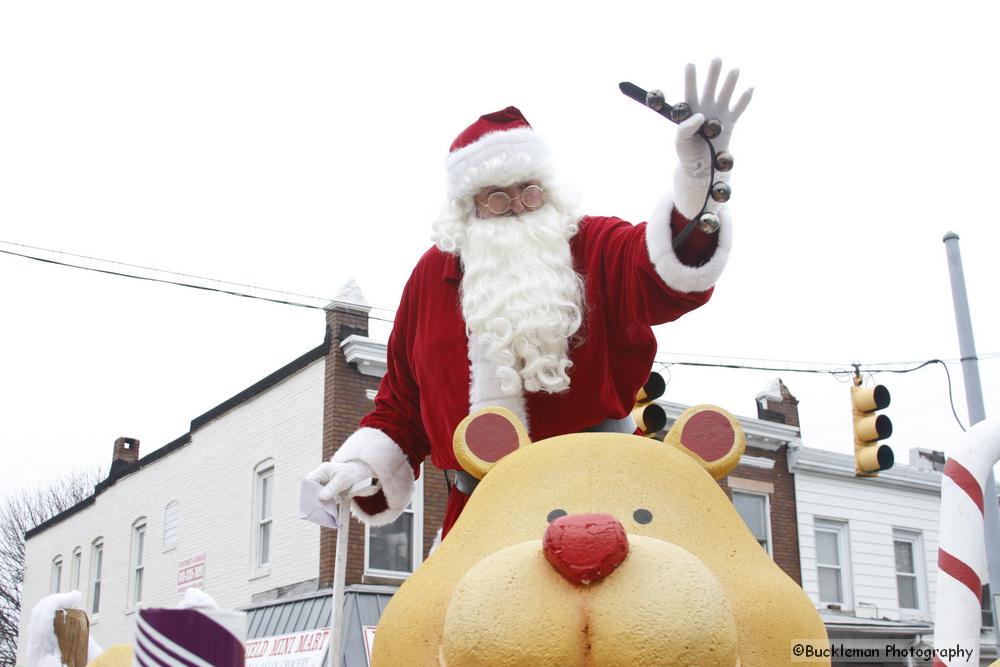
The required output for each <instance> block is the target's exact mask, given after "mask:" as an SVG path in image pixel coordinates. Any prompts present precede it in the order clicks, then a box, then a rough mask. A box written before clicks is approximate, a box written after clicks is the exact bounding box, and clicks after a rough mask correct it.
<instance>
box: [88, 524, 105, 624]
mask: <svg viewBox="0 0 1000 667" xmlns="http://www.w3.org/2000/svg"><path fill="white" fill-rule="evenodd" d="M103 566H104V541H103V540H102V539H101V538H97V539H96V540H94V543H93V545H92V546H91V547H90V615H91V616H95V615H96V614H97V613H98V612H99V611H100V610H101V568H102V567H103Z"/></svg>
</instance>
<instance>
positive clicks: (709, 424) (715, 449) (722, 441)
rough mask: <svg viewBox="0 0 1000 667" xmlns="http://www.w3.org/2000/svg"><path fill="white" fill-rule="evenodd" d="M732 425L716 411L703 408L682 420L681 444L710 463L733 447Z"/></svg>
mask: <svg viewBox="0 0 1000 667" xmlns="http://www.w3.org/2000/svg"><path fill="white" fill-rule="evenodd" d="M734 437H735V434H734V433H733V425H732V424H730V423H729V420H728V419H726V418H725V417H723V416H722V415H720V414H719V413H718V412H712V411H711V410H705V411H703V412H699V413H698V414H696V415H694V416H692V417H691V418H690V419H688V420H687V421H686V422H684V430H683V431H681V444H682V445H684V446H685V447H687V448H688V449H690V450H691V451H692V452H694V453H695V454H697V455H698V456H700V457H701V458H702V459H704V460H705V461H707V462H708V463H711V462H712V461H718V460H719V459H721V458H722V457H723V456H725V455H726V454H728V453H729V450H730V449H732V448H733V439H734Z"/></svg>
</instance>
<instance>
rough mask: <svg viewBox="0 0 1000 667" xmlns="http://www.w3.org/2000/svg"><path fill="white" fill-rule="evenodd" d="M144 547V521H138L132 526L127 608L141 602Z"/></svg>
mask: <svg viewBox="0 0 1000 667" xmlns="http://www.w3.org/2000/svg"><path fill="white" fill-rule="evenodd" d="M145 546H146V520H145V519H139V520H138V521H136V522H135V524H134V525H133V526H132V566H131V568H130V574H131V576H130V581H129V606H130V607H135V606H138V604H139V603H140V602H141V601H142V577H143V574H144V572H145V566H144V565H143V563H144V560H143V558H144V551H145Z"/></svg>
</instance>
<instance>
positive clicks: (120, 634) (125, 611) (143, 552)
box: [19, 344, 328, 664]
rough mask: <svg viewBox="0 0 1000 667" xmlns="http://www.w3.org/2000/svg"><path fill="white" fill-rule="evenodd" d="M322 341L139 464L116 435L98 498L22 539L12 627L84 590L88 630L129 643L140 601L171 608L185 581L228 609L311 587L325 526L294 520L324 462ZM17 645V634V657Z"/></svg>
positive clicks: (133, 445)
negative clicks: (312, 473) (311, 475)
mask: <svg viewBox="0 0 1000 667" xmlns="http://www.w3.org/2000/svg"><path fill="white" fill-rule="evenodd" d="M327 347H328V345H326V344H325V345H324V346H320V347H318V348H316V349H315V350H312V351H311V352H309V353H307V354H305V355H303V356H302V357H300V358H299V359H297V360H296V361H293V362H292V363H291V364H289V365H288V366H286V367H285V368H283V369H281V370H279V371H277V372H275V373H274V374H272V375H271V376H269V377H268V378H265V379H264V380H262V381H261V382H259V383H257V384H256V385H254V386H253V387H250V388H249V389H247V390H246V391H244V392H242V393H241V394H239V395H237V396H234V397H233V398H232V399H230V400H228V401H226V402H225V403H223V404H221V405H219V406H218V407H216V408H215V409H213V410H211V411H210V412H208V413H206V414H205V415H202V416H201V417H198V418H197V419H195V420H194V421H193V422H192V425H191V429H190V432H189V433H188V434H186V435H185V436H183V437H181V438H179V439H178V440H176V441H174V442H173V443H170V444H169V445H166V446H164V447H162V448H160V449H158V450H156V451H155V452H153V453H152V454H150V455H147V456H146V457H144V458H142V459H138V452H137V451H136V450H137V449H138V443H137V442H136V441H130V440H129V439H119V441H118V442H116V456H117V457H118V458H119V459H121V461H120V462H119V463H116V464H115V465H114V466H113V468H112V473H111V475H110V476H109V478H108V479H107V480H106V481H105V482H102V483H101V484H99V485H98V487H97V489H96V491H95V494H94V495H93V496H92V497H91V498H88V499H87V500H85V501H83V502H82V503H80V504H79V505H77V506H76V507H74V508H72V509H70V510H68V511H66V512H64V513H62V514H60V515H59V516H57V517H55V518H54V519H53V520H51V521H49V522H46V523H45V524H42V525H41V526H39V527H37V528H35V529H34V530H32V531H30V532H29V533H28V535H27V540H26V553H25V562H26V570H25V576H24V589H23V595H22V607H21V608H22V621H21V627H22V628H25V627H26V626H27V615H28V614H30V612H31V609H32V608H33V607H34V605H35V604H36V603H37V602H38V601H39V600H40V599H41V598H43V597H45V596H46V595H49V594H50V593H53V592H56V591H61V592H66V591H69V590H74V589H77V590H80V591H81V592H82V593H83V598H84V606H85V609H86V611H87V613H88V614H89V616H90V619H91V634H92V636H93V637H94V639H96V640H97V642H98V643H99V644H101V645H102V646H108V645H111V644H114V643H118V642H122V641H130V640H131V637H132V623H133V616H134V614H135V610H136V609H137V608H138V606H140V605H142V606H164V607H172V606H174V605H175V604H176V603H177V601H178V600H179V599H180V597H181V592H182V590H183V589H184V588H185V587H187V586H189V585H195V586H197V587H199V588H202V589H204V590H206V591H207V592H208V593H210V594H211V595H213V596H214V597H215V598H216V600H217V601H218V603H219V604H220V606H221V607H223V608H230V609H238V608H245V607H247V606H248V605H250V604H251V602H252V601H254V600H255V598H257V599H261V598H266V597H268V596H267V592H268V591H272V592H273V591H278V590H285V591H287V590H288V589H293V590H294V588H295V587H296V585H300V586H303V584H305V585H304V586H303V587H304V588H310V587H311V590H315V589H316V581H317V577H318V573H319V559H320V528H319V527H318V526H317V525H315V524H313V523H308V522H305V521H302V520H299V519H298V518H297V512H298V499H299V484H300V481H301V479H302V475H303V471H308V470H310V469H311V468H313V467H314V466H315V465H316V463H317V462H318V461H319V460H320V458H321V456H322V445H323V400H324V376H325V365H326V357H325V355H326V349H327ZM137 459H138V460H137ZM24 647H25V642H24V637H23V636H22V637H21V638H20V641H19V651H20V653H19V658H20V659H21V660H23V657H24V656H23V651H24ZM19 664H21V663H19Z"/></svg>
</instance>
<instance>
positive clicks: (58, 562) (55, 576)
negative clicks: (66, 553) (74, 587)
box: [49, 556, 63, 593]
mask: <svg viewBox="0 0 1000 667" xmlns="http://www.w3.org/2000/svg"><path fill="white" fill-rule="evenodd" d="M62 565H63V559H62V556H56V557H55V558H53V559H52V577H51V578H50V579H49V593H58V592H59V587H60V586H61V585H62Z"/></svg>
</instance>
